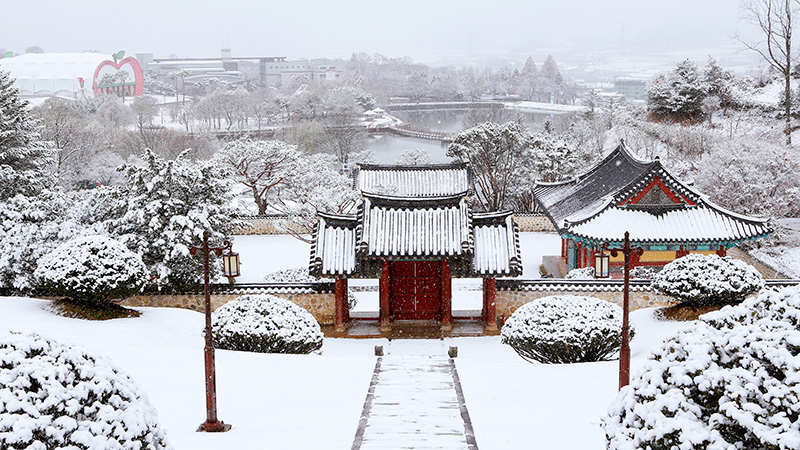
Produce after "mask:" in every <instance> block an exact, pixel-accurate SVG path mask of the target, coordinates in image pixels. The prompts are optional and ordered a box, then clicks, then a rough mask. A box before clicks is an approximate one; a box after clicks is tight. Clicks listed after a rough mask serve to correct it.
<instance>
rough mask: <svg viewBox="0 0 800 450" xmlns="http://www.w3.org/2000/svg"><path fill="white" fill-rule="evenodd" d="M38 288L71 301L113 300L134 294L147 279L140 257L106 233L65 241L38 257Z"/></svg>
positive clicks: (35, 276)
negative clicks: (105, 234) (104, 234)
mask: <svg viewBox="0 0 800 450" xmlns="http://www.w3.org/2000/svg"><path fill="white" fill-rule="evenodd" d="M33 276H34V278H35V279H36V284H37V286H38V287H40V288H43V289H46V290H47V291H48V292H51V293H54V294H56V295H63V296H65V297H67V298H69V299H71V300H75V301H80V302H89V303H102V302H109V301H115V300H118V299H122V298H125V297H128V296H130V295H132V294H134V293H136V292H137V291H138V290H139V289H141V287H142V286H143V285H144V283H145V282H146V281H147V268H146V267H145V265H144V263H143V262H142V258H141V257H140V256H139V255H137V254H136V253H133V252H131V251H130V250H128V248H127V247H125V246H124V245H122V243H120V242H117V241H115V240H114V239H111V238H109V237H106V236H100V235H94V236H81V237H78V238H75V239H72V240H70V241H67V242H65V243H63V244H61V245H59V246H58V247H56V249H55V250H53V251H52V252H50V253H48V254H47V255H45V256H44V257H43V258H42V259H40V260H39V262H38V265H37V267H36V271H34V273H33Z"/></svg>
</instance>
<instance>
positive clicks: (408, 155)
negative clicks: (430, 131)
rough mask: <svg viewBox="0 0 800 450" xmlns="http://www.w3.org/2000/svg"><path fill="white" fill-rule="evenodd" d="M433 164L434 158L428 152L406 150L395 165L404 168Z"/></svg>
mask: <svg viewBox="0 0 800 450" xmlns="http://www.w3.org/2000/svg"><path fill="white" fill-rule="evenodd" d="M431 163H433V156H431V154H430V153H428V151H427V150H421V149H410V150H405V151H403V153H400V155H399V156H398V157H397V160H396V161H395V164H401V165H404V166H424V165H425V164H431Z"/></svg>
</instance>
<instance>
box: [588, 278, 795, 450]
mask: <svg viewBox="0 0 800 450" xmlns="http://www.w3.org/2000/svg"><path fill="white" fill-rule="evenodd" d="M603 427H604V428H605V433H606V438H607V440H608V448H609V449H652V450H660V449H664V450H666V449H678V448H680V449H683V448H691V449H695V448H703V449H781V450H783V449H797V448H800V288H798V287H793V288H786V289H784V290H781V291H779V292H775V291H769V290H764V291H762V292H761V294H759V296H758V298H750V299H747V300H745V301H744V302H743V303H742V304H740V305H738V306H728V307H725V308H724V309H722V310H721V311H717V312H714V313H710V314H706V315H705V316H703V317H702V318H701V319H700V320H699V321H697V322H696V323H695V324H694V326H693V327H692V328H690V329H688V330H686V331H683V332H681V333H679V334H678V335H677V336H675V337H674V338H672V339H669V340H667V341H666V342H664V343H663V344H662V345H661V347H660V348H659V349H657V350H656V351H655V352H654V353H653V355H652V356H651V359H650V360H648V361H647V362H646V363H645V365H644V367H642V369H641V370H640V371H639V373H638V375H637V376H635V377H634V379H633V380H632V382H631V384H630V386H628V387H626V388H624V389H623V390H622V391H620V393H619V395H618V396H617V398H616V400H615V401H614V403H613V404H612V405H611V407H610V408H609V410H608V416H607V417H606V418H604V420H603Z"/></svg>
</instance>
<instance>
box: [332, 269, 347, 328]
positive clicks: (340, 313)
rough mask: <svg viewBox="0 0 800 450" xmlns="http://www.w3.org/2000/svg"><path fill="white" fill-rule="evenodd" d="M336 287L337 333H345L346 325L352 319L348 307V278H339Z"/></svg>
mask: <svg viewBox="0 0 800 450" xmlns="http://www.w3.org/2000/svg"><path fill="white" fill-rule="evenodd" d="M334 286H335V289H334V298H335V299H336V300H335V305H336V317H335V325H336V331H344V329H345V327H344V326H345V323H346V322H347V321H348V320H349V319H350V317H349V316H350V314H349V311H348V306H347V278H338V277H337V278H336V282H335V284H334Z"/></svg>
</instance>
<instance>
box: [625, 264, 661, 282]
mask: <svg viewBox="0 0 800 450" xmlns="http://www.w3.org/2000/svg"><path fill="white" fill-rule="evenodd" d="M654 276H656V271H655V269H653V268H652V267H645V266H636V267H634V268H633V269H631V272H630V277H631V278H640V279H645V280H651V279H652V278H653V277H654Z"/></svg>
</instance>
